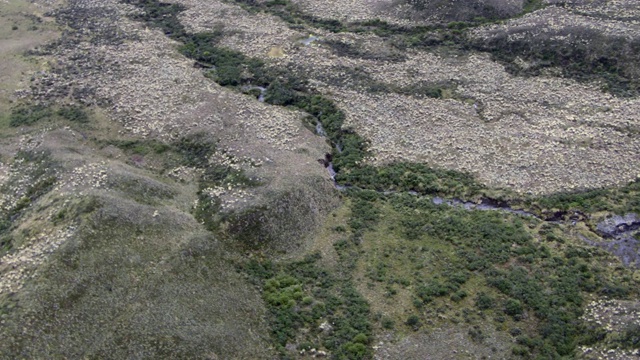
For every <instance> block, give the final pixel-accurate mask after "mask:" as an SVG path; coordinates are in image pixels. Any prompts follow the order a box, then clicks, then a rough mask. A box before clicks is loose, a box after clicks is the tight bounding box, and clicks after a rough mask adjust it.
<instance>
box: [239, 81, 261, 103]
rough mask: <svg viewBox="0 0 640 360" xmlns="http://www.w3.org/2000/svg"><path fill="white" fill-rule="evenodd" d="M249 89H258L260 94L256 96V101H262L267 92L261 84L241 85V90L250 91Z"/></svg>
mask: <svg viewBox="0 0 640 360" xmlns="http://www.w3.org/2000/svg"><path fill="white" fill-rule="evenodd" d="M251 90H260V95H259V96H258V101H260V102H264V95H265V93H266V92H267V88H265V87H262V86H249V85H247V86H243V87H242V91H251Z"/></svg>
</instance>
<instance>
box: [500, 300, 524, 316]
mask: <svg viewBox="0 0 640 360" xmlns="http://www.w3.org/2000/svg"><path fill="white" fill-rule="evenodd" d="M523 311H524V309H523V307H522V304H521V303H520V301H518V300H515V299H507V301H505V302H504V313H505V314H507V315H511V316H516V315H520V314H522V312H523Z"/></svg>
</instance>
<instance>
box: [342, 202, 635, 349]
mask: <svg viewBox="0 0 640 360" xmlns="http://www.w3.org/2000/svg"><path fill="white" fill-rule="evenodd" d="M364 199H366V197H359V198H358V202H355V201H354V203H353V204H354V205H355V206H352V211H353V216H354V217H356V218H359V217H362V218H370V216H369V215H367V212H368V211H370V210H369V209H376V212H377V213H378V215H377V217H376V218H377V219H385V220H384V221H382V220H378V221H377V222H376V223H370V224H371V225H370V226H368V227H366V228H367V230H366V232H364V234H363V238H362V239H363V242H365V243H366V242H371V241H374V239H375V243H370V244H368V245H367V247H366V249H367V250H366V251H364V253H365V255H363V256H362V260H361V261H362V265H361V266H364V268H365V271H366V272H365V274H366V276H367V277H368V278H369V279H370V280H371V282H372V286H374V288H378V287H380V288H379V290H376V291H378V292H382V291H383V290H382V289H383V288H388V286H389V285H390V284H396V285H398V286H400V287H401V288H404V289H407V290H409V289H411V291H412V293H413V298H414V301H413V303H414V305H415V307H416V309H417V310H419V311H421V313H422V315H416V316H417V317H418V319H415V318H413V319H412V320H411V323H412V324H414V325H410V324H409V322H408V321H406V323H407V324H408V325H410V326H411V327H415V326H416V325H415V324H416V323H421V324H426V323H429V322H430V321H432V320H430V317H429V315H428V314H430V313H431V312H432V311H433V310H432V309H439V308H441V307H445V306H446V307H453V310H450V311H451V312H446V314H447V315H446V316H447V317H450V316H451V317H454V319H455V318H456V315H451V313H455V312H461V313H465V314H470V313H471V312H468V310H465V309H468V307H469V306H474V307H475V308H477V309H478V310H480V311H482V313H486V314H487V315H491V316H493V317H494V319H496V322H497V323H498V324H504V325H499V328H502V327H504V329H505V330H506V329H507V328H508V327H509V326H514V325H515V324H518V323H526V324H529V325H527V326H526V327H527V328H528V329H531V330H527V331H526V338H525V337H522V338H519V339H520V340H518V343H519V346H518V347H516V348H514V354H521V355H525V356H527V357H528V356H533V357H535V356H542V357H545V358H547V357H551V358H556V357H561V356H571V355H572V354H573V351H574V349H575V347H576V345H577V344H580V343H582V342H583V341H584V340H583V333H584V331H585V330H584V329H585V327H586V325H585V324H584V323H583V322H582V321H581V320H580V316H581V315H582V311H583V310H582V309H583V307H584V305H585V300H584V299H585V298H586V294H594V295H605V294H606V295H607V296H611V297H614V298H626V297H627V296H629V295H630V294H632V293H633V294H635V290H634V285H633V284H632V282H631V280H630V277H629V271H626V270H625V271H623V273H622V274H616V275H614V276H613V277H612V274H611V273H609V272H608V271H607V270H606V261H607V260H606V259H607V258H608V257H607V255H606V254H605V253H603V252H601V251H599V250H597V249H594V248H589V247H585V246H583V245H575V244H574V242H575V240H569V237H568V235H567V234H566V233H564V232H558V233H557V236H559V237H562V238H564V239H566V240H565V244H564V245H561V246H559V247H558V246H556V247H555V249H553V250H552V249H550V248H549V247H548V246H547V245H545V244H544V243H540V242H538V241H537V240H536V236H537V235H536V233H535V232H533V231H531V229H535V228H537V226H538V224H539V223H540V222H539V220H536V219H525V218H519V217H518V216H516V215H509V214H504V213H498V212H482V211H465V210H462V209H456V208H451V207H448V206H438V205H434V204H433V203H432V202H431V201H430V199H425V198H419V197H415V196H410V195H405V194H394V195H389V196H377V197H375V198H371V199H370V200H369V206H367V205H366V204H362V203H361V202H363V201H365V200H364ZM359 202H360V203H359ZM624 274H626V275H624ZM463 294H464V295H463ZM468 294H475V295H473V296H471V297H469V296H468ZM454 298H455V299H457V301H454V302H449V299H451V300H453V299H454ZM469 298H470V299H469ZM453 304H456V305H453ZM483 316H484V315H483ZM505 316H508V317H509V318H510V319H507V318H505ZM452 321H454V320H452ZM455 321H459V320H455ZM464 321H465V322H469V323H470V324H474V323H477V322H478V321H481V320H479V319H477V318H475V319H474V317H472V316H468V315H465V316H464ZM533 324H535V325H533ZM532 325H533V326H532ZM530 326H532V327H530ZM519 331H520V330H519ZM472 332H473V334H471V333H470V336H471V337H472V339H475V340H474V341H476V340H479V339H481V338H483V336H484V335H482V333H478V331H476V330H473V331H472ZM525 339H528V340H526V341H525Z"/></svg>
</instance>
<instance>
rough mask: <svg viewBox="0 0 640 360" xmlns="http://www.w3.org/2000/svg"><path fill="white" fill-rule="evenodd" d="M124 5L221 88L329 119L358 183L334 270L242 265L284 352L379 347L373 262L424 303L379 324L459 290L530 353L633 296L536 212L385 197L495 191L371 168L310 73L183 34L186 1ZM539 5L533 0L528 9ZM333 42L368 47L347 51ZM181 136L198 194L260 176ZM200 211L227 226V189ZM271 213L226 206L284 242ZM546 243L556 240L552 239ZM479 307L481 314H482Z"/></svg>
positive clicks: (393, 291)
mask: <svg viewBox="0 0 640 360" xmlns="http://www.w3.org/2000/svg"><path fill="white" fill-rule="evenodd" d="M127 3H131V4H134V5H136V6H139V7H141V8H142V9H143V10H145V13H144V14H141V15H138V18H139V19H141V20H144V21H146V22H148V23H149V24H150V25H152V26H158V27H160V28H162V29H163V30H164V31H165V33H167V34H168V35H169V36H171V37H172V38H174V39H176V40H179V41H181V42H183V44H184V45H183V46H182V47H181V51H182V52H183V54H185V55H186V56H188V57H190V58H192V59H194V60H195V61H197V62H198V63H200V64H202V65H203V66H204V67H212V68H213V69H214V70H209V73H208V76H209V77H210V78H211V79H212V80H214V81H216V82H218V83H219V84H220V85H223V86H228V87H233V88H236V89H240V88H241V86H242V85H247V84H252V85H260V86H265V87H267V93H266V97H265V101H266V102H267V103H270V104H273V105H279V106H290V107H293V108H297V109H300V110H303V111H305V112H307V113H308V114H309V115H310V116H309V117H308V119H307V121H308V122H309V123H310V124H312V125H315V124H317V123H320V124H322V126H323V128H324V129H325V131H326V133H327V137H328V139H329V141H330V142H331V143H332V145H333V147H334V150H333V153H332V156H333V164H334V168H335V169H336V170H337V171H338V175H337V177H336V180H337V182H338V183H340V184H344V185H351V186H352V187H351V188H350V189H348V191H346V195H347V197H348V201H349V203H350V207H351V211H352V215H351V217H350V219H349V220H348V223H347V225H348V227H349V229H348V230H347V229H346V228H344V227H342V228H341V229H342V231H341V233H344V235H345V237H344V238H342V239H340V240H339V241H337V242H335V243H334V249H335V250H336V253H337V256H338V260H339V266H338V269H337V270H336V271H335V272H329V271H326V270H324V269H323V268H322V267H321V266H320V265H319V264H318V263H319V262H318V260H319V256H318V255H313V256H309V257H307V258H305V259H304V260H301V261H282V262H281V263H272V262H270V261H267V260H265V261H251V262H249V263H246V264H241V265H240V266H241V267H242V269H243V271H245V272H247V273H249V274H250V275H251V277H252V278H253V279H254V281H255V282H256V283H257V284H258V285H259V286H260V287H261V288H262V289H263V300H264V302H265V304H266V306H267V307H268V309H269V314H270V315H269V321H270V324H271V330H272V335H273V339H274V342H275V343H276V345H277V347H278V350H279V351H280V354H281V355H282V356H283V357H286V356H287V353H286V351H287V350H286V348H287V347H290V346H288V345H294V346H295V347H296V348H297V349H299V350H302V349H308V348H311V347H315V348H317V349H318V348H326V349H328V350H329V351H331V353H332V355H333V356H334V358H337V359H363V358H369V357H370V356H371V349H370V347H369V346H368V345H369V343H370V341H371V340H370V339H371V338H372V327H373V325H372V321H371V316H370V310H369V305H368V304H367V302H366V301H365V300H364V298H363V297H362V296H361V295H360V294H359V293H358V291H357V290H356V287H355V286H354V283H353V274H354V273H355V272H357V271H358V269H359V268H361V267H364V268H365V274H366V278H367V280H368V281H370V284H372V285H371V286H373V287H374V288H376V287H377V286H381V287H382V288H384V290H380V291H379V292H380V293H384V294H385V296H387V297H394V296H401V295H400V294H399V292H398V290H397V289H402V290H403V291H405V290H406V292H409V293H410V294H411V297H412V300H413V301H412V304H413V305H414V307H415V308H414V309H412V311H416V312H417V314H414V315H411V316H409V317H408V318H407V317H406V314H405V315H404V318H398V317H395V318H385V319H384V320H382V319H381V325H380V326H382V327H384V328H392V327H393V326H394V324H395V323H396V322H397V323H404V324H406V325H407V326H409V328H411V329H414V330H417V329H420V328H421V327H424V326H428V324H429V323H430V319H429V318H428V314H429V312H430V311H432V309H440V308H442V307H443V306H444V305H443V304H444V303H445V302H446V303H451V302H450V301H449V300H452V303H453V304H455V305H452V306H453V307H454V308H455V310H459V311H460V313H461V314H462V315H460V316H462V320H459V319H458V318H457V317H456V320H455V321H465V322H468V323H470V324H474V322H477V321H479V320H478V317H477V316H481V317H485V316H492V317H493V319H495V322H496V323H497V324H498V325H496V326H497V327H499V328H500V329H502V330H505V331H506V329H507V328H509V327H511V328H512V329H516V328H517V329H518V331H512V333H513V334H517V335H514V336H517V345H516V346H515V347H514V348H513V351H512V353H513V354H514V355H518V356H524V357H530V356H531V357H536V356H537V357H542V358H558V357H561V356H572V355H573V353H574V350H575V348H576V346H577V345H578V344H580V343H583V342H585V341H586V340H585V337H584V335H583V334H584V330H585V328H584V327H585V325H584V324H583V323H582V321H581V320H580V316H581V314H582V309H583V306H584V301H585V300H584V299H585V298H586V296H587V295H588V294H594V295H607V296H611V297H615V298H624V297H626V296H629V295H630V294H635V290H634V288H633V286H632V285H631V283H630V280H629V279H630V277H629V276H628V274H626V271H621V273H624V274H626V275H625V276H622V275H620V273H613V274H612V273H611V272H608V271H607V270H606V268H604V267H603V266H602V265H601V262H603V261H605V259H607V257H606V254H604V253H601V252H599V251H598V250H596V249H591V248H584V247H581V246H579V245H576V244H575V241H573V239H572V238H571V237H570V236H568V235H567V234H566V233H565V232H564V230H562V229H544V230H542V231H540V232H538V231H537V230H534V229H536V228H537V227H538V226H539V225H540V221H539V220H536V219H533V218H530V219H523V218H520V217H518V216H516V215H513V214H504V213H500V212H481V211H473V212H469V211H465V210H463V209H456V208H450V207H448V206H437V205H434V204H433V203H432V202H431V199H429V198H425V197H417V196H411V195H407V194H402V193H400V194H391V195H388V196H387V195H383V192H385V191H398V192H408V191H412V192H415V193H417V194H419V195H439V196H448V197H458V198H463V199H468V198H478V197H481V196H483V195H484V194H485V193H486V192H487V191H488V189H486V188H484V187H483V186H481V185H479V184H477V183H476V182H475V181H474V180H473V178H472V177H471V176H469V175H467V174H462V173H459V172H454V171H449V170H442V169H432V168H429V167H427V166H425V165H421V164H409V163H395V164H390V165H387V166H382V167H373V166H367V165H362V164H361V162H362V160H363V159H364V158H365V157H366V155H367V142H366V141H365V140H364V139H363V138H362V137H360V136H359V135H357V134H356V133H355V132H353V131H352V130H350V129H345V128H343V123H344V120H345V115H344V113H343V112H342V111H340V109H339V108H338V107H337V106H336V105H335V104H334V103H333V102H332V101H331V100H329V99H327V98H326V97H324V96H322V95H319V94H316V93H313V92H311V91H310V90H308V88H307V86H306V81H305V79H304V78H302V77H300V76H298V75H296V74H295V73H293V72H292V73H288V72H286V71H284V70H283V69H276V68H272V67H269V66H267V65H266V64H265V63H263V62H262V61H260V60H256V59H251V58H248V57H245V56H244V55H242V54H240V53H238V52H235V51H232V50H229V49H224V48H221V47H219V46H218V45H217V42H218V40H219V37H220V34H221V33H220V30H217V31H213V32H211V33H205V34H191V33H188V32H187V31H186V30H185V29H184V28H183V27H182V25H181V24H180V23H179V21H178V20H177V17H176V15H177V13H179V12H180V11H182V10H183V9H182V8H181V7H180V6H177V5H168V4H163V3H159V2H157V1H127ZM247 4H248V5H251V6H254V7H258V6H259V7H260V8H263V7H266V8H268V9H270V10H269V11H270V12H275V13H277V14H279V15H280V16H283V17H287V19H289V21H290V22H291V23H293V22H295V23H297V24H298V25H300V24H307V22H308V21H309V19H307V18H305V17H304V16H303V15H302V14H300V13H298V12H295V11H293V12H289V14H288V15H287V14H286V11H284V10H286V9H288V10H291V8H290V6H291V5H290V4H288V3H287V2H284V1H278V2H275V1H272V2H267V3H264V4H263V5H257V3H247ZM536 4H537V3H535V2H529V3H528V5H527V6H528V9H533V8H534V7H535V5H536ZM288 7H289V8H288ZM314 21H315V20H314ZM478 21H480V20H478ZM482 21H485V20H482ZM334 25H335V26H334ZM325 26H327V27H330V28H331V29H333V31H341V30H342V29H343V27H342V25H340V26H338V25H337V24H333V23H326V24H325ZM352 26H357V27H358V28H360V29H362V30H363V31H375V32H378V33H380V34H382V35H384V36H402V37H403V39H404V40H403V43H404V45H406V46H431V45H434V44H436V45H437V44H441V45H442V44H447V43H448V44H449V45H456V44H457V46H460V48H467V47H469V46H471V45H470V44H469V43H467V42H466V40H465V39H464V31H465V29H466V28H467V27H468V26H467V23H449V24H448V25H447V26H444V27H442V28H438V29H436V30H435V31H434V29H432V28H426V27H425V28H414V29H411V30H407V29H404V28H398V27H394V26H390V25H388V24H385V23H383V22H380V21H373V22H366V23H360V24H356V25H352ZM449 45H447V46H449ZM337 51H346V52H347V53H349V54H350V55H352V56H364V54H362V53H358V52H357V51H356V50H354V49H350V48H348V47H347V48H341V49H338V50H337ZM592 70H593V69H592ZM443 88H444V85H442V84H441V85H438V86H431V85H429V86H426V87H425V89H424V94H423V95H424V96H431V97H441V96H442V93H443V90H442V89H443ZM370 90H371V91H374V92H375V91H376V90H375V89H370ZM398 91H400V90H398ZM175 146H176V148H175V149H176V150H175V152H176V153H178V154H180V156H181V157H182V158H183V159H185V164H187V165H189V166H194V167H198V168H202V169H205V172H204V173H205V175H203V177H202V179H201V180H200V181H201V190H203V189H204V188H206V187H210V186H215V185H220V184H226V183H241V184H242V183H244V184H245V186H250V185H251V179H247V178H243V175H242V174H241V173H235V172H234V171H232V170H230V169H227V168H216V167H211V166H208V165H207V159H208V156H209V154H211V152H213V151H215V145H214V144H211V143H203V142H202V141H201V139H197V138H189V139H183V140H181V141H180V142H179V143H178V144H176V145H175ZM338 149H340V150H338ZM163 151H166V150H163ZM635 194H637V183H634V184H631V185H629V186H628V187H625V188H622V189H618V190H606V191H605V190H602V191H600V190H597V191H593V192H589V193H581V194H562V195H557V196H551V197H545V198H540V199H525V200H520V202H521V203H522V204H525V205H527V206H530V207H532V208H534V210H536V211H539V212H544V211H546V210H549V209H560V210H564V211H566V210H569V209H582V210H584V211H588V212H595V211H599V210H608V211H617V212H623V211H628V210H635V209H637V208H638V204H640V202H638V201H637V200H636V195H635ZM507 195H509V194H507ZM630 195H633V196H630ZM293 196H297V195H295V194H294V195H293ZM620 198H624V199H627V200H625V201H624V202H622V205H620V204H621V203H620V202H617V200H618V199H620ZM280 199H284V200H282V202H280V203H278V202H276V203H275V204H274V208H279V209H281V208H285V209H287V210H286V211H283V212H281V214H280V215H279V216H281V217H283V216H284V217H286V216H288V214H291V213H292V212H290V211H292V210H291V208H287V206H288V204H289V202H288V200H287V199H288V195H285V196H284V197H281V198H280ZM282 214H285V215H282ZM195 215H196V218H197V219H198V220H199V221H201V222H203V223H204V224H205V227H206V228H207V229H209V230H211V231H218V230H219V229H220V227H219V225H220V223H221V215H220V202H219V199H216V198H213V197H210V196H209V195H206V194H204V193H203V192H202V191H201V193H200V197H199V202H198V205H197V206H196V209H195ZM272 216H275V217H277V216H276V213H275V212H274V211H273V209H269V208H267V207H256V208H253V209H250V210H247V211H245V212H242V213H237V214H231V215H230V216H228V217H226V218H225V222H226V223H225V231H226V234H227V235H229V236H231V237H232V238H233V239H235V240H238V242H239V243H241V244H243V245H244V246H245V247H244V249H249V250H256V249H258V250H260V249H262V248H263V247H262V246H263V244H265V243H271V242H274V241H276V240H274V239H275V238H274V237H273V236H274V235H273V232H271V231H270V229H269V228H268V225H267V223H266V222H265V219H270V218H271V217H272ZM283 237H287V238H288V237H289V236H283ZM287 240H289V241H291V239H287ZM540 240H543V241H540ZM293 241H297V239H294V240H293ZM546 241H553V243H554V247H553V248H551V246H548V244H546V243H545V242H546ZM367 247H369V249H370V247H375V248H376V250H377V251H367V250H365V249H366V248H367ZM471 307H474V308H475V309H477V310H476V312H477V311H478V310H479V311H480V314H481V315H477V316H475V315H473V313H474V312H472V311H471V310H470V309H471ZM438 311H440V310H438ZM443 311H445V310H443ZM452 321H453V320H452ZM324 322H327V323H328V324H330V325H331V327H332V328H333V329H332V330H331V331H329V332H325V331H324V330H322V329H320V325H321V324H323V323H324ZM518 324H526V326H522V329H525V330H520V328H521V327H520V326H515V325H518ZM630 334H631V335H630V336H627V337H624V338H623V342H624V343H628V342H631V343H634V335H633V334H634V333H633V332H630ZM469 336H471V338H472V339H473V340H474V341H477V342H481V341H483V339H484V338H485V333H484V332H483V331H482V330H481V329H480V328H478V327H471V328H470V330H469ZM628 339H630V340H628Z"/></svg>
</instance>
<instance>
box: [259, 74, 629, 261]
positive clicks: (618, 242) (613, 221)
mask: <svg viewBox="0 0 640 360" xmlns="http://www.w3.org/2000/svg"><path fill="white" fill-rule="evenodd" d="M255 88H258V87H255ZM315 130H316V134H317V135H319V136H322V137H324V138H325V139H327V140H329V138H328V136H327V133H326V131H325V130H324V128H323V127H322V124H321V123H320V122H318V123H317V124H316V128H315ZM335 148H336V151H337V152H338V153H342V147H341V146H340V144H339V143H336V144H335ZM331 160H332V158H331V155H330V154H327V155H326V156H325V159H320V160H318V161H319V162H320V163H322V164H324V167H325V168H326V169H327V171H328V172H329V176H330V177H331V180H333V184H334V186H335V188H336V189H337V190H339V191H346V190H347V189H349V188H351V186H349V185H340V184H338V183H337V182H336V171H335V169H334V168H333V163H332V162H331ZM383 193H384V194H385V195H389V194H393V193H397V191H385V192H383ZM407 194H409V195H413V196H420V194H419V193H417V192H415V191H407ZM431 201H432V202H433V203H434V204H435V205H441V206H451V207H456V208H460V209H464V210H467V211H500V212H504V213H509V214H515V215H519V216H523V217H535V218H537V219H539V220H542V221H545V222H548V223H556V224H561V223H566V224H569V225H572V226H575V225H576V224H577V223H578V222H581V221H584V214H582V213H579V212H575V213H574V214H570V213H568V212H557V213H554V214H552V215H551V216H550V217H546V218H543V217H540V216H538V215H536V214H534V213H531V212H528V211H525V210H522V209H514V208H512V207H510V206H509V205H508V204H507V203H504V202H500V201H496V200H493V199H489V198H484V199H481V200H480V202H478V203H475V202H471V201H464V200H461V199H457V198H449V199H447V198H442V197H438V196H434V197H432V198H431ZM595 232H596V233H597V234H598V235H600V236H601V237H602V238H603V240H604V241H593V240H589V239H587V238H586V237H584V236H582V235H579V236H580V238H581V239H582V240H583V241H585V242H586V243H587V244H589V245H591V246H597V247H600V248H602V249H604V250H606V251H608V252H610V253H612V254H613V255H615V256H617V257H618V258H619V259H620V260H621V261H622V263H623V264H624V265H625V266H636V267H638V268H640V241H638V239H636V238H635V236H637V235H638V233H639V232H640V216H638V214H634V213H629V214H626V215H624V216H619V215H615V216H613V217H610V218H608V219H605V220H603V221H601V222H600V223H598V224H597V225H596V229H595Z"/></svg>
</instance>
